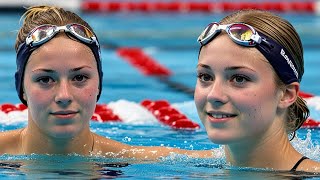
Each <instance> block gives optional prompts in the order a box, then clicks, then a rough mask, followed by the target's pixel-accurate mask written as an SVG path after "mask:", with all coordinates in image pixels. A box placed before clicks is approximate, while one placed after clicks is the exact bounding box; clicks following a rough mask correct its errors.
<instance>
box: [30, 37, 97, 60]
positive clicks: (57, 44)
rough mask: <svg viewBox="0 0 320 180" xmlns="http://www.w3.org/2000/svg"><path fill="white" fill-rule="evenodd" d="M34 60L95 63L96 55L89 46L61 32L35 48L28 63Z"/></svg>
mask: <svg viewBox="0 0 320 180" xmlns="http://www.w3.org/2000/svg"><path fill="white" fill-rule="evenodd" d="M32 61H36V62H37V64H39V63H42V64H43V63H53V62H56V63H57V62H60V63H62V64H65V63H68V62H71V63H88V64H91V63H95V57H94V55H93V52H92V51H91V49H90V48H89V47H88V46H86V45H85V44H83V43H80V42H78V41H76V40H73V39H70V38H69V37H68V36H66V35H65V34H64V33H61V34H59V35H57V36H56V37H54V38H53V39H51V40H50V41H48V42H47V43H45V44H43V45H41V46H40V47H39V48H37V49H36V50H34V51H33V52H32V54H31V56H30V57H29V60H28V64H29V63H32Z"/></svg>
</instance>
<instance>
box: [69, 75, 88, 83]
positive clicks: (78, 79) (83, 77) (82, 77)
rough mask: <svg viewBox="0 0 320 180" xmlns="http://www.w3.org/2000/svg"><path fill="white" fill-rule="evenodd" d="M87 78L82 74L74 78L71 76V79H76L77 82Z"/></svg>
mask: <svg viewBox="0 0 320 180" xmlns="http://www.w3.org/2000/svg"><path fill="white" fill-rule="evenodd" d="M87 79H88V78H87V77H86V76H84V75H76V76H75V77H74V78H73V80H74V81H78V82H83V81H85V80H87Z"/></svg>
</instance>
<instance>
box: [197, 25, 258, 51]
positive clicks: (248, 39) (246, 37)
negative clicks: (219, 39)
mask: <svg viewBox="0 0 320 180" xmlns="http://www.w3.org/2000/svg"><path fill="white" fill-rule="evenodd" d="M221 30H225V31H226V32H227V34H228V35H229V36H230V38H231V39H232V40H233V41H234V42H236V43H237V44H240V45H243V46H254V45H255V44H256V43H260V42H261V37H260V36H259V35H257V32H256V31H255V30H254V29H253V28H252V27H251V26H249V25H247V24H243V23H235V24H229V25H219V24H218V23H211V24H209V25H208V26H207V28H206V29H205V30H204V31H203V32H202V33H201V34H200V36H199V38H198V41H199V42H200V44H201V45H202V46H204V45H206V44H208V43H209V42H210V41H211V40H212V39H214V38H215V36H216V35H217V34H218V33H220V32H221Z"/></svg>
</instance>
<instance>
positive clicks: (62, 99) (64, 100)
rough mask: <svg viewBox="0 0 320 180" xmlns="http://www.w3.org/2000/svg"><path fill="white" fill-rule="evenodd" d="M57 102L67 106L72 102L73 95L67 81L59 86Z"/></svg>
mask: <svg viewBox="0 0 320 180" xmlns="http://www.w3.org/2000/svg"><path fill="white" fill-rule="evenodd" d="M55 102H56V103H57V104H59V105H62V106H67V105H69V104H70V103H71V102H72V94H71V90H70V87H69V84H68V81H67V80H62V81H61V82H60V83H59V85H58V86H57V91H56V96H55Z"/></svg>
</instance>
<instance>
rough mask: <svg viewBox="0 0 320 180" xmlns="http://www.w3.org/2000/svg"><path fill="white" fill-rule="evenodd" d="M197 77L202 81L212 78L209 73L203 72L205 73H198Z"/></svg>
mask: <svg viewBox="0 0 320 180" xmlns="http://www.w3.org/2000/svg"><path fill="white" fill-rule="evenodd" d="M198 79H199V80H200V81H204V82H206V81H212V80H213V78H212V76H210V75H209V74H205V73H199V74H198Z"/></svg>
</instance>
